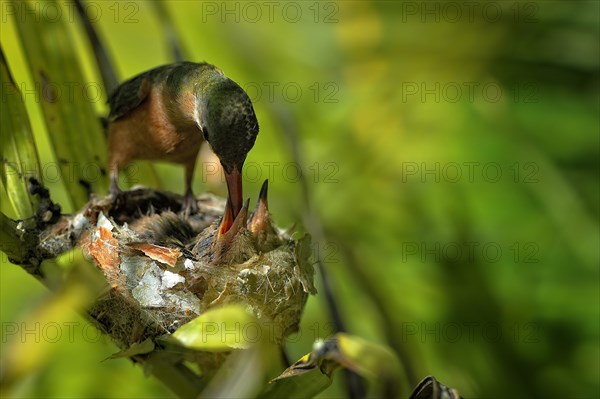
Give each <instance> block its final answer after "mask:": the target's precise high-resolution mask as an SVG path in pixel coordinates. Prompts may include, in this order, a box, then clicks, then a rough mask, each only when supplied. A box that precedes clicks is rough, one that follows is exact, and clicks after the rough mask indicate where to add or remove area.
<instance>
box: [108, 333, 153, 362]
mask: <svg viewBox="0 0 600 399" xmlns="http://www.w3.org/2000/svg"><path fill="white" fill-rule="evenodd" d="M153 350H154V342H153V341H152V340H151V339H150V338H148V339H146V340H145V341H142V342H136V343H134V344H133V345H131V346H130V347H129V348H127V349H123V350H122V351H119V352H117V353H113V354H112V355H110V356H109V357H107V358H106V359H104V360H108V359H119V358H122V357H132V356H135V355H144V354H146V353H150V352H152V351H153Z"/></svg>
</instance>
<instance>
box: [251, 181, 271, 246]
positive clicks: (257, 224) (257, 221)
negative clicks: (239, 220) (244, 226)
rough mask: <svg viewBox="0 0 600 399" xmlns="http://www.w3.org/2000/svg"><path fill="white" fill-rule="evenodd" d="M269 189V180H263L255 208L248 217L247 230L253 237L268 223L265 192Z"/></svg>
mask: <svg viewBox="0 0 600 399" xmlns="http://www.w3.org/2000/svg"><path fill="white" fill-rule="evenodd" d="M268 190H269V180H265V182H264V183H263V185H262V187H261V189H260V194H259V195H258V202H257V203H256V208H254V211H253V212H252V214H251V215H250V217H249V218H248V230H250V232H251V233H252V235H254V236H255V237H256V236H258V234H259V233H260V232H261V231H264V230H265V229H266V228H267V225H268V224H269V203H268V202H267V192H268Z"/></svg>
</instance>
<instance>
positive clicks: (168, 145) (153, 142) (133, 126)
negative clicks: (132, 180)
mask: <svg viewBox="0 0 600 399" xmlns="http://www.w3.org/2000/svg"><path fill="white" fill-rule="evenodd" d="M193 107H194V99H193V94H191V93H190V94H186V95H183V96H181V97H180V98H178V99H174V98H172V97H171V96H169V95H164V94H163V85H154V86H153V87H152V88H151V89H150V93H149V95H148V97H147V98H146V99H145V100H144V101H143V102H142V103H141V104H140V105H139V106H137V107H136V108H135V109H134V110H132V111H130V112H129V113H128V114H127V115H126V116H124V117H122V118H119V119H117V120H114V121H112V122H111V124H110V125H109V132H108V146H109V165H110V168H111V170H115V169H117V170H121V169H123V168H124V167H125V166H127V164H128V163H129V162H131V161H134V160H161V161H168V162H174V163H179V164H184V165H187V164H189V163H194V162H195V160H196V157H197V155H198V151H199V150H200V146H201V145H202V142H203V141H204V139H203V137H202V132H201V130H200V129H199V128H198V127H197V125H196V124H195V122H194V121H193V120H192V119H191V115H192V113H193Z"/></svg>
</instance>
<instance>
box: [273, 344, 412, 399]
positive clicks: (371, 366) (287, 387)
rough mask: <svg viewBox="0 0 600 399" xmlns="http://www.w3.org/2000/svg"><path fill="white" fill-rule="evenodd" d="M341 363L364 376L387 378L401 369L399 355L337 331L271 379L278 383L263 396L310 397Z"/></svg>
mask: <svg viewBox="0 0 600 399" xmlns="http://www.w3.org/2000/svg"><path fill="white" fill-rule="evenodd" d="M339 366H342V367H346V368H348V369H350V370H352V371H354V372H356V373H357V374H360V375H362V376H363V377H368V378H372V379H381V380H383V381H387V380H389V379H390V378H392V377H393V376H396V375H398V373H399V372H400V362H399V361H398V358H397V357H396V355H395V354H394V353H393V352H392V351H391V350H390V349H388V348H387V347H385V346H383V345H379V344H375V343H373V342H369V341H367V340H365V339H362V338H359V337H356V336H353V335H349V334H344V333H337V334H336V335H334V336H333V337H331V338H329V339H327V340H325V341H322V340H318V341H316V342H315V344H314V346H313V351H312V352H311V353H309V354H307V355H304V356H303V357H302V358H301V359H300V360H298V361H297V362H296V363H294V364H293V365H291V366H290V367H288V368H287V369H286V370H285V371H284V372H283V373H281V375H280V376H279V377H277V378H275V379H274V380H273V381H271V383H272V384H275V386H274V387H270V388H269V389H268V390H267V391H265V393H264V394H265V396H261V398H262V397H269V398H270V397H298V398H310V397H312V396H314V395H316V394H317V393H319V392H321V391H322V390H324V389H325V388H327V386H329V384H330V383H331V374H332V373H333V371H334V370H335V369H336V368H337V367H339ZM327 381H329V383H326V382H327ZM273 392H275V393H273ZM295 395H298V396H295Z"/></svg>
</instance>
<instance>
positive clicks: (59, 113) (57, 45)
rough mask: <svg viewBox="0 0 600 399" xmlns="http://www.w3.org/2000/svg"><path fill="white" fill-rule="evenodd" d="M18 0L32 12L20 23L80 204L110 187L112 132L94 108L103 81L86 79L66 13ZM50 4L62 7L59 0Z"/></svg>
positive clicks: (52, 133) (74, 201) (59, 154)
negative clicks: (58, 15)
mask: <svg viewBox="0 0 600 399" xmlns="http://www.w3.org/2000/svg"><path fill="white" fill-rule="evenodd" d="M13 3H14V6H15V8H17V7H19V8H24V12H23V14H19V15H23V16H26V17H17V14H15V19H14V21H15V25H16V27H17V30H18V32H19V36H20V38H21V42H22V45H23V49H24V51H25V55H26V57H27V61H28V63H29V69H30V71H31V76H32V77H33V80H34V82H35V87H36V92H37V97H36V98H37V100H38V101H39V102H40V104H41V108H42V113H43V116H44V120H45V122H46V126H47V129H48V134H49V137H50V141H51V142H52V146H53V148H54V152H55V155H56V159H57V161H58V163H59V165H60V168H61V172H62V176H64V178H63V181H64V184H65V186H66V188H67V192H68V195H69V197H70V200H71V205H72V206H73V207H75V208H79V207H81V206H82V205H83V204H84V203H86V202H87V200H88V188H89V189H91V190H92V191H94V192H105V191H106V188H107V187H108V179H107V176H106V148H107V147H106V138H105V135H104V133H103V131H102V127H101V125H100V121H99V119H98V117H97V116H96V114H95V112H94V109H93V103H94V102H96V101H99V100H100V98H101V96H100V92H101V90H100V88H101V85H100V84H99V83H97V82H89V83H87V84H86V82H85V80H84V78H83V73H82V71H81V68H80V66H79V60H78V54H77V51H76V49H75V45H74V43H73V41H72V39H71V36H70V35H71V33H70V32H69V30H68V27H67V25H66V22H65V20H64V19H63V18H57V19H56V18H55V19H52V20H51V19H49V14H48V13H47V12H44V11H43V10H44V9H46V8H42V9H41V10H40V8H39V7H37V8H35V7H33V5H32V4H31V3H29V2H17V1H13ZM17 3H18V4H17ZM46 5H47V6H52V7H56V8H57V9H59V8H60V7H61V6H60V4H59V3H57V2H56V1H48V2H47V4H46Z"/></svg>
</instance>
